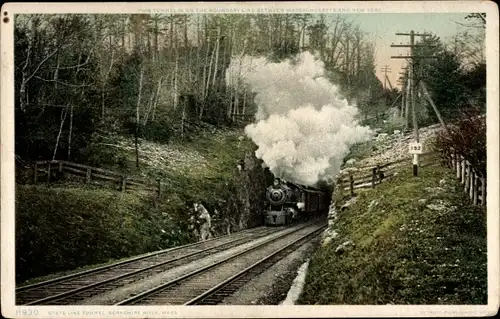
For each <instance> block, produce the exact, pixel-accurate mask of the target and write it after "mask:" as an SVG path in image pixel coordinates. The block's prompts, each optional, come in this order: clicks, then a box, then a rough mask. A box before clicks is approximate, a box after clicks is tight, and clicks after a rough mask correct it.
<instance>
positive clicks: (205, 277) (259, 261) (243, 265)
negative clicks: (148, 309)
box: [115, 222, 326, 305]
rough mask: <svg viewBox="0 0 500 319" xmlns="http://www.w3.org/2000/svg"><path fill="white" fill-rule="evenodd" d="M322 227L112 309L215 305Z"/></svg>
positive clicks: (263, 245)
mask: <svg viewBox="0 0 500 319" xmlns="http://www.w3.org/2000/svg"><path fill="white" fill-rule="evenodd" d="M325 227H326V224H325V223H324V222H321V223H315V224H312V225H311V224H308V225H306V226H303V227H298V228H296V229H293V230H292V231H290V232H289V233H288V234H285V235H283V236H280V237H277V238H271V239H268V240H266V241H264V242H262V243H260V244H258V245H256V246H253V247H250V248H249V249H246V250H244V251H242V252H240V253H237V254H235V255H232V256H229V257H228V258H225V259H223V260H219V261H216V262H214V263H213V264H210V265H208V266H205V267H202V268H200V269H197V270H195V271H192V272H191V273H188V274H186V275H184V276H181V277H179V278H177V279H175V280H172V281H169V282H167V283H165V284H162V285H160V286H157V287H155V288H153V289H150V290H148V291H145V292H143V293H140V294H137V295H135V296H133V297H131V298H128V299H126V300H123V301H121V302H119V303H117V304H115V305H191V304H211V305H213V304H217V303H219V302H220V301H222V300H223V299H224V298H225V297H227V296H229V295H231V294H232V293H234V292H235V291H236V290H238V289H239V288H240V287H242V286H243V285H244V284H245V283H246V282H248V281H249V280H250V279H252V278H254V277H255V276H257V275H258V274H260V273H262V272H263V271H264V270H266V269H267V268H269V267H270V266H272V265H273V264H274V263H275V262H277V261H278V260H280V259H282V258H284V257H285V256H287V255H288V254H289V253H291V252H292V251H294V250H296V249H297V248H298V247H300V246H301V245H303V244H304V243H306V242H307V241H308V240H309V239H311V238H312V237H316V236H318V235H319V234H320V232H321V231H322V230H323V229H324V228H325Z"/></svg>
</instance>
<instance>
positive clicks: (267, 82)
mask: <svg viewBox="0 0 500 319" xmlns="http://www.w3.org/2000/svg"><path fill="white" fill-rule="evenodd" d="M324 73H325V70H324V64H323V62H321V61H320V60H318V59H316V58H315V57H314V56H313V55H311V54H310V53H309V52H304V53H302V54H300V55H298V56H297V57H296V59H294V61H292V60H285V61H283V62H281V63H270V62H268V61H267V60H266V59H265V58H262V57H259V58H256V57H250V56H243V57H240V58H233V59H232V60H231V64H230V66H229V68H228V69H227V71H226V81H227V83H228V84H229V85H233V86H235V87H236V85H238V87H241V85H246V86H247V87H248V88H249V89H250V90H251V91H253V92H254V93H255V94H256V96H255V102H256V104H257V106H258V111H257V114H256V119H257V121H258V122H257V123H256V124H251V125H248V126H247V127H246V128H245V133H246V134H247V135H248V136H249V137H250V138H251V139H252V140H253V141H254V142H255V143H256V144H257V146H258V147H259V148H258V149H257V151H256V156H257V157H258V158H261V159H262V160H263V161H264V163H265V164H266V165H267V166H268V167H269V168H270V170H271V172H272V173H273V174H274V175H275V176H277V177H281V178H283V179H285V180H289V181H294V182H296V183H300V184H304V185H309V186H313V185H315V184H316V183H317V182H318V181H320V180H324V181H327V182H331V181H332V180H333V179H334V178H335V175H336V174H337V173H338V172H339V170H340V166H341V164H342V160H343V158H344V157H345V156H346V155H347V153H348V152H349V148H350V146H351V145H353V144H355V143H359V142H362V141H365V140H367V139H368V138H369V137H370V130H369V128H368V127H362V126H359V125H358V123H357V121H356V115H357V112H358V110H357V108H356V107H355V106H353V105H349V104H348V102H347V101H346V100H345V99H343V98H341V96H340V93H339V89H338V87H337V86H335V85H333V84H332V83H330V81H329V80H328V79H327V78H326V77H325V75H324ZM238 79H241V82H243V83H242V84H236V83H238V82H237V81H238Z"/></svg>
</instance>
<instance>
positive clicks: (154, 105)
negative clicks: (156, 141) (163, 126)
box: [151, 77, 162, 121]
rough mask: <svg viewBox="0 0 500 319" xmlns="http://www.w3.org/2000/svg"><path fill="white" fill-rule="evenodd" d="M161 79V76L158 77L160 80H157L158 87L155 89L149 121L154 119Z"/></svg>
mask: <svg viewBox="0 0 500 319" xmlns="http://www.w3.org/2000/svg"><path fill="white" fill-rule="evenodd" d="M161 80H162V77H160V80H158V87H157V89H156V98H155V102H154V104H153V114H152V115H151V121H154V120H155V112H156V106H157V105H158V96H159V95H160V88H161Z"/></svg>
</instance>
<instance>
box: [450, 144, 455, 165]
mask: <svg viewBox="0 0 500 319" xmlns="http://www.w3.org/2000/svg"><path fill="white" fill-rule="evenodd" d="M450 150H451V152H450V158H451V168H455V151H454V150H453V148H451V149H450Z"/></svg>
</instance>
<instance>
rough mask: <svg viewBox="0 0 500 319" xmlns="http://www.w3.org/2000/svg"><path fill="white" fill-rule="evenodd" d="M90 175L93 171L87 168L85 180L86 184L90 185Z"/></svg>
mask: <svg viewBox="0 0 500 319" xmlns="http://www.w3.org/2000/svg"><path fill="white" fill-rule="evenodd" d="M90 174H91V171H90V167H87V176H86V179H85V183H87V184H88V183H90Z"/></svg>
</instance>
